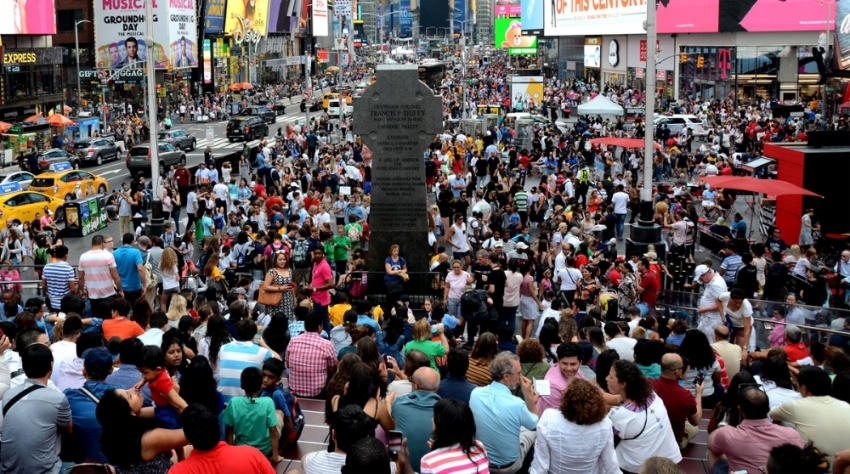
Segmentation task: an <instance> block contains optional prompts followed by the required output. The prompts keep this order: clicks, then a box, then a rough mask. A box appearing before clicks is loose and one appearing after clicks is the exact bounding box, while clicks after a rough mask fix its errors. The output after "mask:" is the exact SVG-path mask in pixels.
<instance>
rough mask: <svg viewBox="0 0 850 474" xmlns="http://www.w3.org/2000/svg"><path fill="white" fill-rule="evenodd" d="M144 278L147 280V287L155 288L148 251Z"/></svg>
mask: <svg viewBox="0 0 850 474" xmlns="http://www.w3.org/2000/svg"><path fill="white" fill-rule="evenodd" d="M145 280H146V281H147V288H156V285H157V280H156V273H155V272H154V271H153V265H151V254H150V253H148V256H147V257H146V258H145Z"/></svg>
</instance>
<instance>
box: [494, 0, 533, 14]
mask: <svg viewBox="0 0 850 474" xmlns="http://www.w3.org/2000/svg"><path fill="white" fill-rule="evenodd" d="M520 1H521V0H496V16H509V17H516V18H519V17H520V15H521V14H522V4H521V3H520ZM538 1H543V0H538Z"/></svg>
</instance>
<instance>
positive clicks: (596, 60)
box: [584, 44, 602, 67]
mask: <svg viewBox="0 0 850 474" xmlns="http://www.w3.org/2000/svg"><path fill="white" fill-rule="evenodd" d="M601 66H602V46H600V45H598V44H586V45H584V67H601Z"/></svg>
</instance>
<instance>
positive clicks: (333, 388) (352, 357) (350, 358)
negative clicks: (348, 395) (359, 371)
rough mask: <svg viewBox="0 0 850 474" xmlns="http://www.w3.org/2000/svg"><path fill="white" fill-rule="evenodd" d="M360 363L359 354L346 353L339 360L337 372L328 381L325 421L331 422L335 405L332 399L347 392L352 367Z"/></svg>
mask: <svg viewBox="0 0 850 474" xmlns="http://www.w3.org/2000/svg"><path fill="white" fill-rule="evenodd" d="M359 363H360V356H359V355H357V354H346V355H345V356H343V358H342V359H341V360H340V361H339V366H337V369H336V373H335V374H334V375H333V377H331V380H330V381H329V382H328V398H327V399H326V400H325V423H330V420H331V415H332V414H333V406H332V404H331V401H332V400H333V399H334V398H335V397H338V396H341V395H342V394H344V393H345V387H346V385H348V379H349V378H350V377H351V369H353V368H354V366H355V365H357V364H359Z"/></svg>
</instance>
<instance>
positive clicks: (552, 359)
mask: <svg viewBox="0 0 850 474" xmlns="http://www.w3.org/2000/svg"><path fill="white" fill-rule="evenodd" d="M539 340H540V344H541V345H543V350H544V351H545V352H546V361H548V362H549V363H550V364H557V363H558V356H556V355H555V350H556V349H557V348H558V346H560V345H561V336H560V335H558V323H556V322H555V320H554V319H547V320H546V321H545V322H544V323H543V328H541V329H540V337H539Z"/></svg>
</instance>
